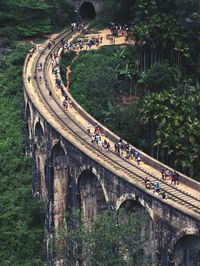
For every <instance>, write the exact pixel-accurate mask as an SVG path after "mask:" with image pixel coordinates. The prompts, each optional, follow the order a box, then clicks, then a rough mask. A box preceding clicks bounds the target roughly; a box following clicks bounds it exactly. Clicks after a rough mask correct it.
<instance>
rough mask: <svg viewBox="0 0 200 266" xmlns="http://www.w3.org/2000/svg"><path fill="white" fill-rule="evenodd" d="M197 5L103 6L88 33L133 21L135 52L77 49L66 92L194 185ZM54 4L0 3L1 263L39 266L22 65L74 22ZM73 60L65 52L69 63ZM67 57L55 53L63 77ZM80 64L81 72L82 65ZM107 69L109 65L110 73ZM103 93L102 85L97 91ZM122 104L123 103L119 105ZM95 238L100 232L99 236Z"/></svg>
mask: <svg viewBox="0 0 200 266" xmlns="http://www.w3.org/2000/svg"><path fill="white" fill-rule="evenodd" d="M199 10H200V4H199V1H197V0H196V1H195V0H166V1H161V0H152V1H148V0H135V1H133V0H119V1H117V0H107V1H105V3H104V7H103V10H102V12H101V13H100V14H97V17H96V20H95V21H94V22H92V25H91V27H94V28H96V29H98V28H104V27H107V25H108V24H109V23H110V22H111V21H112V22H114V23H127V24H130V25H131V32H130V33H129V36H128V38H129V39H134V40H135V42H136V43H135V45H134V46H131V47H129V46H127V47H118V46H113V47H107V48H105V47H103V48H101V49H100V50H98V51H95V52H94V51H91V52H87V53H86V52H82V53H81V54H80V56H79V57H78V58H77V59H76V60H75V61H74V62H73V64H72V66H71V68H72V75H71V81H70V82H71V93H72V94H73V96H74V97H75V98H76V99H77V100H78V101H79V103H80V104H81V105H82V106H84V108H86V110H88V111H89V112H90V113H91V114H92V115H94V117H95V118H97V119H98V120H99V121H100V122H102V123H104V124H105V125H106V126H108V127H109V128H110V129H111V130H113V131H114V132H116V133H117V134H119V135H120V136H122V137H123V138H124V139H125V140H127V141H129V142H130V143H132V144H133V145H134V146H136V147H138V148H140V149H141V150H144V151H145V152H147V153H148V154H150V155H151V156H154V157H155V158H156V159H159V160H161V161H162V162H164V163H166V164H168V165H170V166H171V167H174V168H176V169H177V170H179V171H181V172H183V173H185V174H187V175H190V176H191V177H193V178H195V179H197V180H199V179H200V177H199V170H200V164H199V160H200V135H199V132H200V107H199V102H200V83H199V82H200V80H199V77H200V46H199V41H200V12H199ZM76 19H77V18H76V14H75V12H74V10H73V8H72V7H70V6H69V5H68V4H67V3H66V2H64V1H62V0H57V1H54V0H38V1H33V0H18V1H16V0H9V1H5V0H1V1H0V66H1V67H0V110H1V112H0V114H1V115H0V124H1V126H0V136H1V139H0V197H1V200H0V209H1V214H0V262H1V263H0V264H1V265H3V266H6V265H15V266H31V265H34V266H36V265H38V266H39V265H40V266H41V265H45V254H44V250H45V248H44V241H43V239H44V215H45V214H44V206H43V204H42V203H41V202H40V201H39V200H37V199H35V198H33V196H32V192H31V178H32V173H31V158H30V157H29V156H25V155H26V154H27V149H26V146H27V145H26V144H27V143H26V140H25V128H26V127H25V119H24V103H23V81H22V67H23V62H24V59H25V56H26V54H27V51H28V50H29V49H30V48H31V47H32V45H33V43H35V42H42V41H43V40H44V39H45V38H46V36H47V35H48V34H52V33H55V32H58V31H60V30H62V29H63V28H65V27H67V26H69V25H70V23H71V22H72V21H74V20H76ZM72 57H73V55H72V56H71V55H70V59H71V58H72ZM68 58H69V55H68V54H66V55H63V60H62V69H63V73H64V71H65V67H66V65H67V64H68V62H67V60H68ZM86 66H87V67H86ZM110 66H112V67H110ZM100 88H101V89H100ZM123 99H125V100H123ZM97 237H99V236H97Z"/></svg>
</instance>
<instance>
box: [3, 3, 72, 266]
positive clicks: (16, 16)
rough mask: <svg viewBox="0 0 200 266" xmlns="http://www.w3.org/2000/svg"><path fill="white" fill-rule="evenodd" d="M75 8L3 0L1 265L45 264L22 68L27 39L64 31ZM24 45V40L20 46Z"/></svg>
mask: <svg viewBox="0 0 200 266" xmlns="http://www.w3.org/2000/svg"><path fill="white" fill-rule="evenodd" d="M72 18H73V12H72V9H71V8H70V7H69V6H68V5H67V4H66V3H64V1H61V0H58V1H54V0H47V1H45V0H39V1H32V0H23V1H22V0H18V1H16V0H9V1H4V0H2V1H1V2H0V136H1V139H0V195H1V196H0V210H1V213H0V265H1V266H11V265H12V266H33V265H34V266H42V265H44V264H45V263H44V261H45V254H44V253H45V252H44V250H45V245H44V206H43V204H42V203H41V202H39V201H38V200H36V199H35V198H33V195H32V191H31V184H32V173H31V158H27V157H25V121H24V100H23V82H22V66H23V62H24V59H25V57H26V54H27V53H28V50H29V49H30V47H31V46H30V45H26V44H25V43H29V40H32V38H35V37H37V38H40V37H42V36H43V35H44V34H47V33H51V32H52V31H55V30H58V29H61V28H62V27H66V26H67V25H68V24H69V23H70V22H71V20H72ZM18 41H20V42H18Z"/></svg>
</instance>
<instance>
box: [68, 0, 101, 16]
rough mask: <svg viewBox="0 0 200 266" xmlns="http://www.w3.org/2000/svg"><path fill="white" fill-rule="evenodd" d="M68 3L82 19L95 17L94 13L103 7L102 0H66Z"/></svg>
mask: <svg viewBox="0 0 200 266" xmlns="http://www.w3.org/2000/svg"><path fill="white" fill-rule="evenodd" d="M66 1H67V2H68V3H70V4H71V5H73V6H74V9H75V11H76V13H77V14H79V15H80V17H81V18H82V19H95V17H96V13H98V12H99V11H100V10H101V9H102V7H103V2H104V1H103V0H66Z"/></svg>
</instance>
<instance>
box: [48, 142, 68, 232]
mask: <svg viewBox="0 0 200 266" xmlns="http://www.w3.org/2000/svg"><path fill="white" fill-rule="evenodd" d="M50 165H51V168H52V169H51V177H50V178H51V180H52V182H51V183H52V194H53V195H52V196H53V216H54V221H53V222H54V226H55V228H56V229H59V228H60V226H62V225H64V224H65V221H66V210H67V197H68V184H69V164H68V159H67V154H66V152H65V150H64V149H63V148H62V145H61V143H60V142H58V143H56V144H55V145H54V146H53V148H52V154H51V163H50Z"/></svg>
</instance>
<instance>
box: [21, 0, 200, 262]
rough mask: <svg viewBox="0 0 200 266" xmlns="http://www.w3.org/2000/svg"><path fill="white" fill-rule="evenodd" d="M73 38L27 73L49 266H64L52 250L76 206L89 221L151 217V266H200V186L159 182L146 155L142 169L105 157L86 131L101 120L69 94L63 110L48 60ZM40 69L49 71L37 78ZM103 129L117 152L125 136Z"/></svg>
mask: <svg viewBox="0 0 200 266" xmlns="http://www.w3.org/2000/svg"><path fill="white" fill-rule="evenodd" d="M95 2H96V1H95ZM73 34H74V36H76V33H73ZM71 37H72V36H71V32H70V31H69V30H66V31H64V32H62V33H61V34H60V35H58V36H57V37H56V38H55V44H54V45H53V47H52V48H51V49H48V48H47V46H46V48H45V51H44V52H43V53H39V51H38V50H37V49H36V51H34V52H32V51H31V52H30V53H29V54H28V56H27V58H26V60H25V64H24V69H23V80H24V99H25V116H26V133H27V139H28V143H27V154H29V155H30V156H32V158H33V193H34V195H35V196H40V197H41V198H42V199H43V200H44V202H45V207H46V221H45V228H46V243H47V246H46V250H47V261H48V265H59V261H60V264H61V265H65V264H64V262H63V258H62V256H60V255H59V254H57V255H55V253H54V252H53V251H52V247H51V244H50V243H51V239H52V237H53V233H52V232H53V229H54V230H55V231H56V230H57V228H59V226H60V225H61V224H63V222H64V223H65V222H66V221H65V212H66V211H67V210H69V209H70V208H74V207H78V208H80V210H81V212H82V214H83V217H84V219H85V220H87V221H88V220H89V221H92V220H94V219H95V218H96V217H97V215H98V214H100V213H102V212H104V211H105V210H108V209H111V210H112V209H118V208H120V206H122V205H123V204H124V203H125V202H127V203H128V204H130V206H132V207H131V208H133V209H134V208H135V207H134V206H136V205H137V206H139V208H140V209H141V210H142V211H143V212H146V213H147V214H148V217H149V218H148V224H147V227H148V230H149V232H150V238H149V240H148V243H146V244H145V245H144V246H143V247H139V248H140V249H143V251H144V253H146V254H147V255H149V256H150V257H151V261H152V263H151V265H162V266H167V265H188V266H197V265H200V237H199V232H200V196H199V191H200V184H199V183H198V182H196V181H194V180H192V179H190V178H189V177H187V176H184V175H182V174H181V173H180V185H179V186H178V188H175V187H173V186H171V185H170V184H169V182H167V181H165V180H162V179H161V174H160V170H161V169H162V168H163V167H165V166H164V165H163V164H161V163H160V162H158V161H156V160H155V159H153V158H151V157H149V156H148V155H146V154H144V153H143V152H141V157H142V160H143V162H144V163H143V164H142V165H141V166H137V164H136V163H134V162H132V163H130V162H128V161H127V160H125V159H123V158H121V157H119V156H118V155H117V154H115V153H114V152H112V151H111V152H108V153H106V152H104V151H99V150H98V149H97V148H96V147H95V146H94V145H93V144H91V137H90V136H89V135H88V133H87V131H86V129H85V128H86V124H87V123H88V122H90V123H91V124H92V126H94V125H95V124H96V122H97V121H95V120H94V119H93V118H92V117H91V116H90V115H89V114H88V113H86V112H85V110H83V108H82V107H81V106H80V105H79V104H78V103H77V102H76V101H75V100H74V99H73V98H72V96H71V95H70V94H69V92H67V91H66V92H65V93H66V94H67V95H68V97H70V98H71V99H72V102H73V107H72V108H71V109H70V111H69V110H68V111H64V110H63V106H62V99H63V98H62V95H61V94H59V92H58V90H57V89H56V88H55V86H54V83H55V82H54V76H53V75H52V70H51V59H50V54H52V53H53V52H54V51H57V52H58V53H60V52H61V50H62V48H60V47H61V45H60V43H61V41H62V40H63V38H64V39H69V38H71ZM40 63H41V64H42V66H43V69H42V71H41V72H39V73H38V70H37V66H38V64H40ZM29 76H30V77H31V80H29V79H28V77H29ZM39 76H40V77H41V78H38V77H39ZM33 77H34V78H33ZM50 92H51V93H50ZM50 95H52V96H50ZM99 125H100V130H101V132H103V133H104V135H105V137H106V138H107V139H109V141H110V143H111V147H112V146H113V143H114V142H115V141H116V140H117V139H118V138H119V137H118V136H116V135H115V134H114V133H112V132H110V131H109V130H108V129H107V128H105V127H104V126H103V125H101V124H99ZM145 178H148V179H149V180H150V181H151V182H152V183H154V182H156V181H159V182H160V183H161V187H162V188H163V190H164V191H165V192H166V193H167V195H168V198H167V199H162V198H161V197H160V196H159V195H157V194H154V193H153V192H152V191H151V190H148V189H146V188H145V186H144V180H145ZM62 262H63V263H62Z"/></svg>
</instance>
